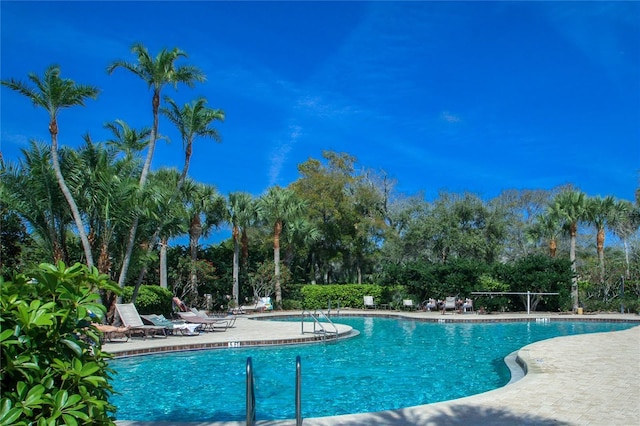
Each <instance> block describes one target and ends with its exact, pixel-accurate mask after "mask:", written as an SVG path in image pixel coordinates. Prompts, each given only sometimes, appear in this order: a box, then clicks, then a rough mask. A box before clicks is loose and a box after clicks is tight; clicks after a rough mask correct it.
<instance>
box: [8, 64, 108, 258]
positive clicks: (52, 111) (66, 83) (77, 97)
mask: <svg viewBox="0 0 640 426" xmlns="http://www.w3.org/2000/svg"><path fill="white" fill-rule="evenodd" d="M29 80H30V81H31V83H32V84H33V85H34V86H35V87H32V86H30V85H28V84H27V83H25V82H21V81H18V80H15V79H9V80H3V81H2V84H3V85H5V86H7V87H9V88H10V89H13V90H15V91H17V92H18V93H20V94H22V95H24V96H26V97H27V98H29V99H30V100H31V102H33V104H34V106H36V107H42V108H44V109H45V110H46V111H47V113H48V114H49V134H50V135H51V160H52V162H53V170H54V171H55V174H56V179H57V181H58V185H59V186H60V190H61V191H62V194H63V195H64V198H65V199H66V200H67V203H68V204H69V208H70V209H71V214H72V215H73V220H74V222H75V224H76V228H77V231H78V235H79V236H80V240H81V241H82V247H83V249H84V255H85V258H86V262H87V266H88V267H89V268H91V267H92V266H93V255H92V253H91V244H90V243H89V238H88V237H87V232H86V230H85V225H84V223H83V221H82V216H81V215H80V211H79V210H78V206H77V204H76V201H75V199H74V197H73V195H72V194H71V191H70V190H69V187H68V186H67V183H66V181H65V179H64V176H63V175H62V170H61V168H60V159H59V157H58V114H59V113H60V111H61V110H62V109H64V108H69V107H72V106H77V105H80V106H84V104H85V100H86V99H87V98H91V99H96V98H97V97H98V89H97V88H95V87H93V86H87V85H81V84H76V83H75V82H74V81H73V80H70V79H63V78H62V77H60V67H59V66H57V65H51V66H49V67H48V68H47V69H46V70H45V72H44V75H43V76H42V78H41V77H40V76H38V75H37V74H35V73H30V74H29Z"/></svg>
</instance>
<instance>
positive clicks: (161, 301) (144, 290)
mask: <svg viewBox="0 0 640 426" xmlns="http://www.w3.org/2000/svg"><path fill="white" fill-rule="evenodd" d="M131 296H133V287H125V288H124V291H123V292H122V301H123V302H124V303H131ZM172 297H173V294H172V293H171V292H170V291H169V290H168V289H166V288H162V287H160V286H158V285H141V286H140V290H139V291H138V297H137V298H136V303H135V305H136V309H137V310H138V313H140V314H141V315H147V314H158V315H160V314H161V315H164V316H170V315H171V313H172V311H173V308H172V306H173V305H172V304H171V298H172Z"/></svg>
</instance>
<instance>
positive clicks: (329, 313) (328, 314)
mask: <svg viewBox="0 0 640 426" xmlns="http://www.w3.org/2000/svg"><path fill="white" fill-rule="evenodd" d="M331 302H332V301H331V300H329V303H328V306H327V316H328V317H329V318H331ZM336 315H337V316H340V301H339V300H338V309H336Z"/></svg>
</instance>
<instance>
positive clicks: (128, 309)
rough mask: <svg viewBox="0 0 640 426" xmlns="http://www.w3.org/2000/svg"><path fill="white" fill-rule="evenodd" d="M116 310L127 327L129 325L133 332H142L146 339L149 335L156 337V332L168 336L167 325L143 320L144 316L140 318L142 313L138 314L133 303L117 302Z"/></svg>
mask: <svg viewBox="0 0 640 426" xmlns="http://www.w3.org/2000/svg"><path fill="white" fill-rule="evenodd" d="M116 312H117V313H118V316H119V317H120V321H122V324H123V325H124V326H125V327H129V329H130V330H131V332H132V333H133V332H139V333H142V334H143V338H144V339H146V338H147V337H148V336H152V337H155V336H156V334H161V335H163V336H164V337H167V331H166V327H163V326H158V325H146V324H145V323H144V322H143V321H142V318H140V314H138V310H137V309H136V307H135V305H134V304H133V303H122V304H120V303H116Z"/></svg>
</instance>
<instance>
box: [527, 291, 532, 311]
mask: <svg viewBox="0 0 640 426" xmlns="http://www.w3.org/2000/svg"><path fill="white" fill-rule="evenodd" d="M530 313H531V292H530V291H529V290H527V315H529V314H530Z"/></svg>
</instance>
